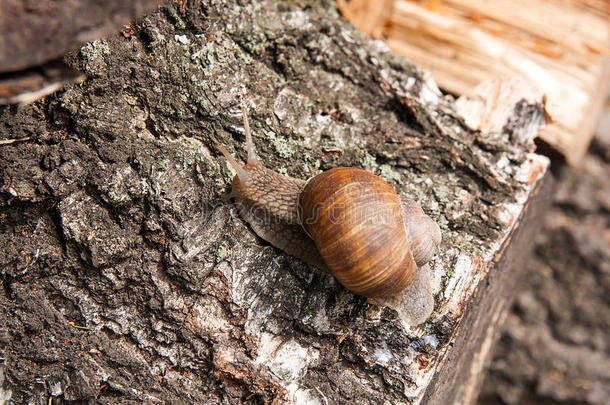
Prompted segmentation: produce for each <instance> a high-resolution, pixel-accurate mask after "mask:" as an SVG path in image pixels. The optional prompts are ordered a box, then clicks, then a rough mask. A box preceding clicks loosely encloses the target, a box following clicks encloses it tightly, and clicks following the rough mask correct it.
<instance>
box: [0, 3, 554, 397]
mask: <svg viewBox="0 0 610 405" xmlns="http://www.w3.org/2000/svg"><path fill="white" fill-rule="evenodd" d="M136 28H137V29H136V33H135V35H133V36H131V37H130V38H125V37H124V36H119V35H115V36H113V37H111V38H109V39H107V40H104V41H95V42H92V43H89V44H87V45H85V46H83V47H82V48H81V49H80V50H79V51H78V52H76V53H74V54H72V55H69V56H68V58H67V62H68V63H69V64H70V65H71V66H73V67H74V68H75V69H78V70H80V71H82V72H83V73H84V74H86V75H87V77H88V78H87V80H85V81H84V82H83V83H82V84H79V85H76V84H75V85H71V86H68V87H66V88H65V89H63V90H61V91H59V92H57V93H55V94H54V95H52V96H49V97H47V98H46V99H44V100H41V101H39V102H37V103H35V104H33V105H29V106H23V107H18V106H9V107H0V137H1V139H3V140H9V139H10V140H15V141H11V142H12V143H6V144H4V145H0V168H1V170H2V177H1V178H2V180H1V181H2V183H1V188H0V192H1V194H0V215H1V217H2V218H1V219H2V226H1V233H0V243H1V244H2V245H3V246H4V247H5V248H4V249H3V251H2V252H0V280H1V283H2V284H1V285H2V289H0V303H1V304H0V305H1V308H2V312H1V314H0V321H1V322H2V330H3V333H2V334H1V335H0V341H1V342H2V357H3V358H5V374H6V375H5V377H6V380H5V384H4V389H5V393H9V394H8V395H10V396H11V398H12V400H14V401H15V402H17V403H20V402H28V401H31V402H45V401H47V400H48V398H49V396H52V397H53V402H54V403H62V402H66V401H94V400H95V401H96V403H113V404H114V403H130V402H137V403H141V402H145V403H223V404H237V403H273V402H274V403H284V402H286V403H320V404H323V403H359V404H367V403H370V404H379V403H384V401H386V402H388V403H394V404H396V403H417V402H418V401H419V400H420V399H421V398H422V396H423V394H424V391H425V389H426V387H427V385H428V383H429V382H430V379H431V377H432V375H434V373H435V369H436V366H437V365H438V364H439V361H440V360H441V359H442V358H443V356H444V355H445V353H446V352H447V350H450V345H449V342H450V341H451V339H453V338H455V335H454V334H455V333H456V331H457V329H456V326H457V325H458V324H459V322H460V319H461V318H462V316H463V309H464V305H465V303H466V302H467V301H468V300H469V298H470V296H471V294H472V293H473V291H474V289H475V288H476V287H477V285H478V284H479V283H480V282H481V281H483V280H485V277H486V274H487V272H488V271H489V268H490V266H492V263H493V260H492V259H493V256H494V255H496V254H498V253H499V252H500V251H501V248H502V245H503V243H504V242H505V241H506V240H507V238H509V236H510V235H511V232H512V230H513V229H514V228H515V226H516V223H517V221H518V218H519V215H520V214H521V212H522V210H523V208H524V204H525V202H526V201H527V198H528V195H529V193H530V192H531V191H532V190H533V189H534V186H535V184H536V183H537V181H538V179H539V178H540V176H541V175H542V174H543V173H544V171H545V168H546V162H545V161H544V160H541V159H540V158H538V157H536V156H535V155H532V154H531V153H530V149H531V145H530V144H529V143H526V144H525V145H524V144H515V143H511V141H510V139H530V138H531V137H527V136H526V137H521V136H515V134H517V133H521V132H523V131H530V132H531V131H534V132H535V129H536V128H537V126H538V124H539V123H540V121H541V120H542V114H541V112H540V111H539V110H538V108H537V107H536V106H530V108H516V109H515V115H514V116H513V117H511V120H510V122H508V123H507V125H506V127H505V128H504V130H503V132H502V133H494V134H490V133H479V132H477V131H474V130H472V129H470V128H468V127H467V126H466V125H465V124H464V121H463V119H462V118H461V117H460V116H459V115H458V114H457V113H456V112H455V109H454V108H453V100H452V99H451V98H450V97H443V96H441V95H440V94H439V93H437V92H435V90H434V87H431V86H429V85H428V84H426V81H425V80H424V79H423V77H422V73H421V71H420V70H419V69H417V68H416V67H414V66H412V65H411V64H409V63H408V62H407V61H405V60H403V59H400V58H398V57H395V56H393V55H391V54H390V53H389V52H388V51H387V49H386V48H385V47H384V46H383V45H382V44H380V43H379V42H373V41H371V40H369V39H367V38H365V37H363V36H362V35H361V34H359V33H358V32H356V31H355V30H354V29H353V28H352V27H351V26H350V25H349V24H348V23H346V22H344V21H341V20H340V19H338V16H337V13H336V11H335V9H334V3H333V2H330V1H319V2H311V3H309V2H308V3H306V4H304V3H301V2H298V1H274V2H271V1H263V2H239V3H238V4H236V3H233V2H228V1H227V2H225V1H213V2H203V3H199V2H189V7H187V9H184V8H183V7H181V6H172V5H169V6H168V7H166V8H162V9H160V10H158V11H156V12H154V13H153V14H151V15H150V16H148V17H146V18H144V19H143V20H142V21H140V22H139V23H138V24H136ZM244 99H245V100H247V102H248V103H249V104H250V105H251V106H252V109H251V111H250V119H251V125H252V127H253V132H254V136H255V139H254V141H255V144H256V147H257V151H258V153H259V157H260V158H261V160H262V161H264V162H265V164H266V165H267V166H268V167H270V168H273V169H274V170H278V171H280V172H284V173H287V174H289V175H291V176H293V177H297V178H302V179H306V178H308V177H310V176H311V175H313V174H315V173H317V172H318V171H320V170H324V169H328V168H331V167H336V166H340V165H344V166H355V167H361V168H364V169H366V170H369V171H372V172H374V173H376V174H379V175H380V176H381V177H383V178H384V179H386V180H388V181H389V182H390V183H391V184H392V185H393V186H394V187H395V188H396V189H397V190H398V191H399V192H401V193H404V194H406V195H410V196H411V197H412V198H414V199H415V200H417V201H418V202H419V203H420V204H421V205H422V206H423V207H424V210H425V211H426V212H427V213H428V214H429V215H430V216H431V217H432V218H434V219H435V220H436V221H437V222H438V223H439V225H440V226H441V229H442V233H443V242H442V247H441V249H440V251H439V254H438V255H437V256H436V258H435V259H434V260H433V261H432V262H431V264H430V272H431V273H430V278H431V280H432V285H433V288H434V294H435V312H434V313H433V314H432V316H431V317H430V318H429V319H428V321H427V322H426V323H425V324H423V325H421V326H420V327H412V326H409V325H405V324H402V323H401V322H400V321H399V320H398V319H397V316H396V313H395V312H394V311H392V310H390V309H388V308H384V307H381V306H377V305H374V304H373V303H371V302H367V301H366V300H365V299H364V298H361V297H357V296H354V295H353V294H351V293H349V292H348V291H347V290H345V289H344V288H342V287H341V286H340V285H338V284H337V283H336V282H335V281H334V280H333V279H332V277H331V276H330V275H328V274H325V273H323V272H321V271H318V270H316V269H314V268H311V267H309V266H307V265H306V264H304V263H303V262H301V261H299V260H298V259H295V258H292V257H289V256H287V255H285V254H283V253H281V252H280V251H278V250H277V249H275V248H273V247H271V246H269V245H267V244H266V243H264V242H263V241H262V240H260V239H259V238H257V237H256V236H255V235H254V233H253V232H252V231H251V230H250V229H249V228H248V226H247V225H246V224H245V222H244V221H243V220H242V219H241V218H240V217H239V215H238V214H237V211H236V209H235V207H234V206H233V205H231V204H229V203H226V202H224V200H223V196H224V195H225V194H226V192H227V191H228V190H229V183H230V179H231V177H232V176H231V173H230V171H229V169H228V167H227V166H226V165H225V162H224V160H223V159H222V158H220V157H219V154H218V153H217V151H216V150H215V149H214V147H213V145H214V144H215V143H217V142H221V143H222V144H224V145H226V146H227V147H228V148H229V149H231V150H232V151H234V152H235V153H236V154H237V155H238V156H240V157H242V158H243V157H245V151H244V141H243V136H242V133H243V129H242V126H241V112H240V109H239V105H240V102H241V100H244ZM509 138H510V139H509Z"/></svg>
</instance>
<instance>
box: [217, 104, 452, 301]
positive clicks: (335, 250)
mask: <svg viewBox="0 0 610 405" xmlns="http://www.w3.org/2000/svg"><path fill="white" fill-rule="evenodd" d="M242 114H243V120H244V132H245V135H246V144H247V152H248V160H247V163H246V164H245V165H244V164H241V163H240V162H239V161H237V160H236V159H235V158H234V157H233V156H231V154H229V152H228V151H227V149H226V148H225V147H224V146H222V145H220V144H218V145H217V147H218V149H219V150H220V151H221V152H222V154H223V155H224V157H225V158H226V159H227V161H228V163H229V165H230V166H231V167H232V168H233V170H234V171H235V172H236V175H235V177H234V178H233V181H232V191H231V194H230V195H231V196H232V197H233V198H234V201H235V203H236V205H237V208H238V211H239V214H240V215H241V216H242V217H243V218H244V219H245V220H246V221H247V222H248V223H249V224H250V226H251V227H252V229H253V230H254V231H255V233H256V234H258V235H259V236H260V237H261V238H263V239H264V240H266V241H267V242H269V243H271V244H272V245H274V246H275V247H277V248H279V249H281V250H283V251H284V252H286V253H288V254H290V255H293V256H296V257H298V258H300V259H302V260H304V261H305V262H308V263H310V264H312V265H314V266H316V267H318V268H321V269H324V270H327V271H330V273H332V275H333V276H334V277H335V278H336V279H337V280H338V281H339V283H340V284H342V285H343V286H344V287H346V288H347V289H348V290H350V291H352V292H353V293H355V294H357V295H360V296H364V297H367V298H384V297H393V296H396V295H399V294H400V293H401V291H403V290H404V289H405V288H406V287H407V286H409V284H411V283H412V281H413V280H414V278H415V277H416V274H417V273H418V269H419V268H421V267H422V266H423V265H424V264H425V263H427V262H428V261H429V260H430V259H431V258H432V256H433V254H434V250H435V248H436V246H437V245H438V244H439V243H440V241H441V233H440V229H439V227H438V225H437V224H436V223H435V222H434V221H433V220H432V219H431V218H430V217H429V216H427V215H426V214H425V213H424V212H423V210H422V209H421V208H420V207H419V205H418V204H417V203H416V202H415V201H413V200H412V199H409V198H407V197H404V196H400V195H398V194H397V193H396V192H395V191H394V190H393V188H392V187H391V186H390V185H389V184H388V183H387V182H385V181H384V180H383V179H381V178H380V177H378V176H376V175H374V174H372V173H369V172H367V171H364V170H361V169H357V168H351V167H337V168H334V169H331V170H328V171H325V172H322V173H320V174H318V175H316V176H314V177H312V178H311V179H309V180H308V181H305V180H300V179H294V178H291V177H288V176H284V175H281V174H278V173H276V172H274V171H272V170H270V169H267V168H265V167H264V166H263V164H262V163H261V161H260V160H259V158H258V157H257V155H256V151H255V149H254V144H253V142H252V134H251V132H250V125H249V123H248V116H247V113H246V110H245V108H243V107H242Z"/></svg>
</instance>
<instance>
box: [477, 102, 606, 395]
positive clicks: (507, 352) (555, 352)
mask: <svg viewBox="0 0 610 405" xmlns="http://www.w3.org/2000/svg"><path fill="white" fill-rule="evenodd" d="M609 174H610V103H607V105H606V109H605V113H604V115H603V117H602V119H601V122H600V124H599V127H598V131H597V135H596V138H595V140H594V142H593V144H592V146H591V148H590V151H589V154H588V155H587V156H586V158H585V159H584V161H583V162H582V164H581V166H580V167H579V168H563V169H562V170H560V172H559V173H558V180H559V182H558V184H557V187H556V192H555V195H554V198H553V205H552V208H551V209H550V211H549V212H548V214H547V215H546V218H545V224H544V228H543V229H542V230H541V232H540V234H539V235H538V237H537V242H536V247H535V257H534V258H533V259H532V260H530V261H529V264H528V265H527V269H526V274H525V277H524V279H523V280H522V287H521V289H520V293H518V295H517V297H516V300H515V304H514V306H513V308H512V312H511V314H510V315H509V317H508V319H507V321H506V323H505V325H504V328H503V333H502V337H501V338H500V341H499V342H498V344H497V346H496V348H495V353H494V358H493V362H492V364H491V365H490V367H489V370H488V375H487V377H486V380H485V382H484V385H483V389H482V392H481V394H480V397H479V402H478V403H479V405H494V404H511V405H512V404H568V403H569V404H591V405H594V404H595V405H597V404H600V405H601V404H607V403H608V398H610V310H609V303H610V294H609V293H610V176H609Z"/></svg>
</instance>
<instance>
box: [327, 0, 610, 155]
mask: <svg viewBox="0 0 610 405" xmlns="http://www.w3.org/2000/svg"><path fill="white" fill-rule="evenodd" d="M338 3H339V5H340V7H341V10H342V13H343V15H344V16H345V17H346V18H348V19H350V20H351V21H353V23H354V25H355V26H356V27H358V28H359V29H361V30H362V31H363V32H365V33H367V34H369V35H371V36H373V37H374V38H380V39H382V40H384V41H385V43H387V44H388V46H389V47H390V48H391V49H392V50H393V51H394V52H396V53H397V54H399V55H402V56H405V57H406V58H408V59H409V60H411V61H412V62H414V63H416V64H418V65H420V66H422V67H424V68H427V69H430V71H431V72H432V74H433V75H434V77H435V79H436V81H437V83H438V84H439V86H440V87H441V88H443V89H445V90H447V91H449V92H451V93H453V94H457V95H465V96H472V89H473V88H474V87H475V86H477V85H479V84H480V83H482V82H488V81H490V80H493V81H496V80H511V81H514V80H518V81H520V82H522V83H523V86H524V87H525V88H528V89H529V91H530V92H533V93H534V94H536V95H537V96H538V97H540V96H542V95H546V97H547V98H548V105H547V109H548V110H549V113H550V115H551V116H552V118H553V120H554V122H553V123H552V124H551V125H549V126H547V127H546V128H545V129H544V130H543V131H542V133H541V135H540V136H541V139H542V140H544V141H545V142H546V143H548V144H549V145H551V146H552V147H553V148H555V149H557V150H558V151H559V152H560V153H561V154H563V155H564V156H565V158H566V159H567V161H568V163H570V164H577V163H578V161H579V160H580V159H581V158H582V157H583V156H584V154H585V152H586V150H587V147H588V146H589V143H590V141H591V139H592V137H593V132H594V130H595V125H596V123H597V121H598V119H599V114H600V111H601V108H602V106H603V103H604V99H605V94H606V92H605V90H604V89H606V88H607V87H608V84H609V80H610V55H609V54H608V51H609V49H610V24H609V23H608V21H610V3H608V2H607V1H583V0H563V1H548V0H518V1H515V0H498V1H493V2H491V1H482V0H444V1H413V0H394V1H393V2H391V4H379V3H378V2H376V1H370V0H369V1H367V0H361V1H356V2H343V1H339V2H338ZM365 13H366V14H365ZM365 17H370V18H365Z"/></svg>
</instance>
